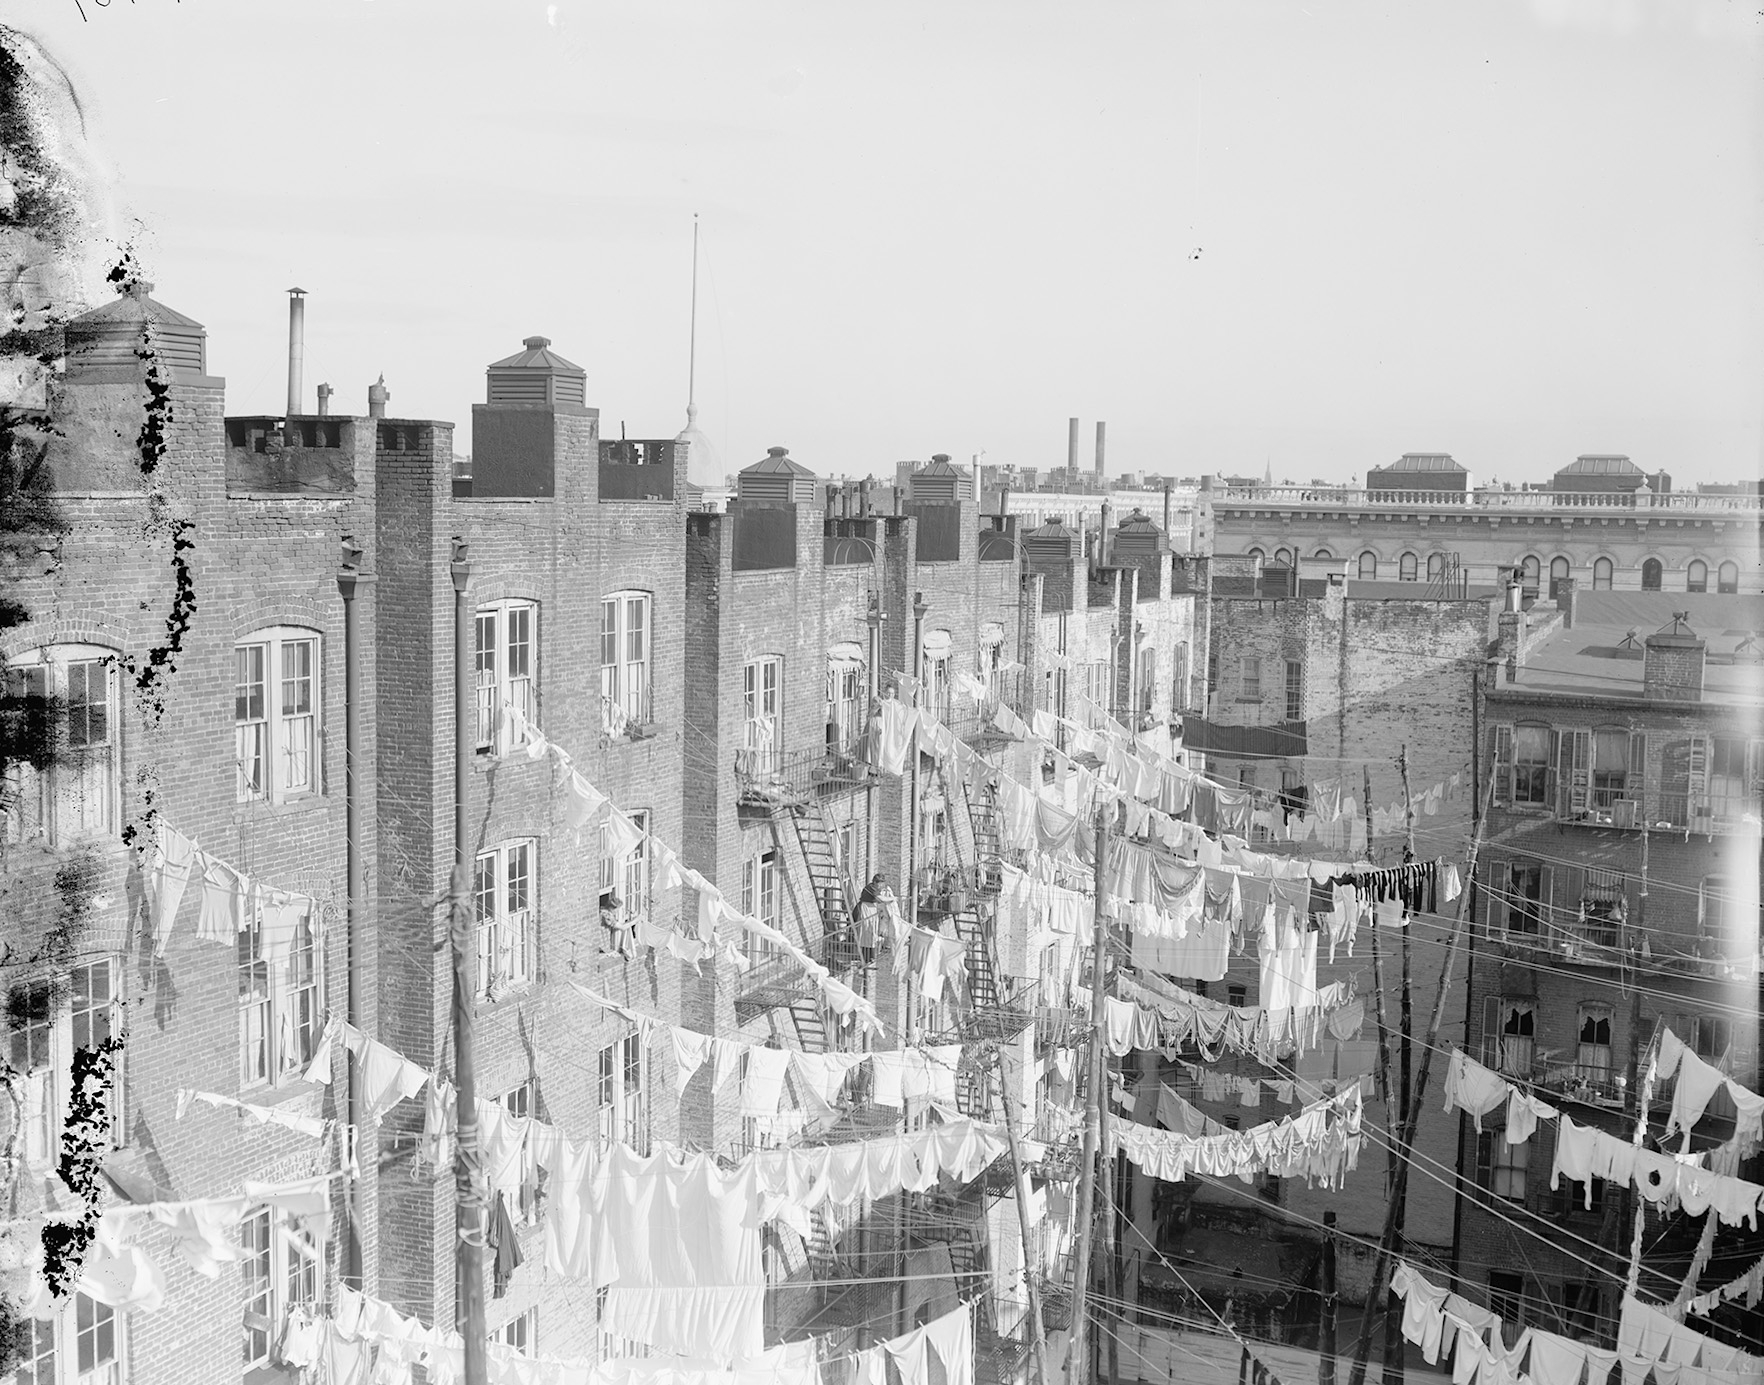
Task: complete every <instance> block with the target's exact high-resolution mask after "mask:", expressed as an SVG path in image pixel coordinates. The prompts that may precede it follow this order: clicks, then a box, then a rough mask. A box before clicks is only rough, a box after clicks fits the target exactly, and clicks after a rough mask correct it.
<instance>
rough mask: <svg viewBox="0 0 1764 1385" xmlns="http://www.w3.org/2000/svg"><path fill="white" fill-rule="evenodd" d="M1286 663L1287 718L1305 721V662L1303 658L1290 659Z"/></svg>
mask: <svg viewBox="0 0 1764 1385" xmlns="http://www.w3.org/2000/svg"><path fill="white" fill-rule="evenodd" d="M1285 664H1286V669H1285V672H1286V708H1285V711H1286V719H1287V720H1288V721H1303V720H1304V719H1305V662H1304V660H1303V659H1288V660H1286V661H1285Z"/></svg>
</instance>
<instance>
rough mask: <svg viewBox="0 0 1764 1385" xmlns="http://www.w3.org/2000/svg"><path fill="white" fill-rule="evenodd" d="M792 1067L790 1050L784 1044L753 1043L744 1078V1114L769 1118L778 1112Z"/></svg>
mask: <svg viewBox="0 0 1764 1385" xmlns="http://www.w3.org/2000/svg"><path fill="white" fill-rule="evenodd" d="M789 1067H790V1053H789V1050H787V1049H782V1048H762V1047H760V1046H759V1045H757V1044H756V1045H752V1046H750V1047H749V1048H748V1050H747V1068H746V1071H745V1073H744V1075H743V1077H742V1080H741V1114H742V1115H743V1116H744V1117H757V1118H767V1117H771V1116H775V1115H776V1114H777V1113H778V1098H779V1097H780V1096H781V1095H782V1094H783V1091H784V1074H785V1072H786V1070H788V1068H789Z"/></svg>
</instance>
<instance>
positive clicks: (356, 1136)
mask: <svg viewBox="0 0 1764 1385" xmlns="http://www.w3.org/2000/svg"><path fill="white" fill-rule="evenodd" d="M361 559H362V549H361V545H360V544H358V543H356V542H355V540H354V539H353V538H352V537H350V536H348V535H345V536H344V538H343V562H342V565H341V566H340V567H339V568H338V571H337V590H338V591H339V592H340V593H341V594H342V597H343V688H344V691H343V823H344V837H345V842H346V846H347V857H348V859H347V862H346V865H347V870H348V879H349V885H348V888H349V917H348V960H349V991H348V999H347V1005H348V1012H347V1013H348V1016H349V1022H350V1023H351V1024H352V1025H354V1026H355V1027H356V1028H357V1029H365V1028H366V1026H365V1025H364V1024H363V1023H362V1019H363V1018H364V1016H363V1014H362V1005H361V999H362V997H361V992H362V975H361V974H362V971H363V969H364V968H365V966H366V952H367V948H366V945H365V943H364V940H363V934H364V932H365V928H366V921H365V915H366V912H367V876H366V874H365V871H364V868H363V865H362V842H361V799H362V794H363V787H362V775H361V764H362V750H361V700H362V694H361V624H360V618H359V616H358V614H357V612H356V606H355V597H356V591H357V588H359V587H361V586H364V585H365V586H368V587H369V588H371V587H372V585H373V583H374V580H375V574H373V573H371V572H363V571H362V570H361ZM345 1066H346V1067H347V1068H348V1069H349V1086H348V1090H347V1095H346V1098H345V1099H346V1102H347V1106H346V1108H345V1109H346V1118H347V1121H348V1129H349V1136H348V1143H347V1145H346V1150H347V1154H348V1159H349V1184H348V1191H347V1196H348V1208H349V1225H348V1227H347V1228H346V1229H345V1231H344V1236H343V1267H342V1275H343V1282H344V1283H345V1284H347V1285H349V1287H350V1288H352V1289H358V1290H363V1291H365V1290H366V1288H367V1281H366V1276H365V1270H364V1265H365V1260H364V1257H363V1255H362V1210H361V1204H362V1197H361V1184H362V1177H361V1138H362V1119H361V1108H362V1103H361V1072H360V1067H359V1065H358V1064H356V1063H347V1064H345Z"/></svg>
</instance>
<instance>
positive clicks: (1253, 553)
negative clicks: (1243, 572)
mask: <svg viewBox="0 0 1764 1385" xmlns="http://www.w3.org/2000/svg"><path fill="white" fill-rule="evenodd" d="M1247 556H1248V557H1251V558H1254V559H1255V560H1256V566H1257V567H1260V566H1261V565H1262V564H1263V563H1265V562H1267V560H1268V555H1267V554H1266V553H1264V552H1262V550H1261V549H1259V548H1252V549H1250V551H1249V553H1248V555H1247Z"/></svg>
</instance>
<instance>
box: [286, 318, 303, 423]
mask: <svg viewBox="0 0 1764 1385" xmlns="http://www.w3.org/2000/svg"><path fill="white" fill-rule="evenodd" d="M305 364H306V290H305V289H289V290H288V417H289V418H292V417H294V415H295V414H297V413H299V412H300V399H301V395H302V394H304V393H305V391H304V389H303V388H302V386H301V382H300V372H301V370H302V368H303V367H304V366H305Z"/></svg>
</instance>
